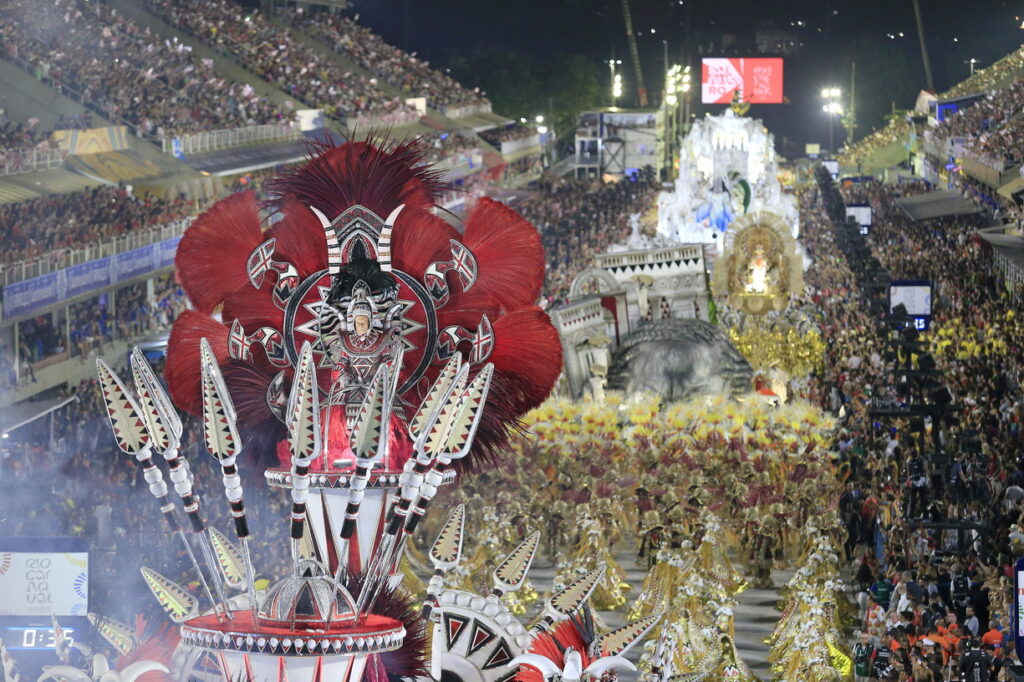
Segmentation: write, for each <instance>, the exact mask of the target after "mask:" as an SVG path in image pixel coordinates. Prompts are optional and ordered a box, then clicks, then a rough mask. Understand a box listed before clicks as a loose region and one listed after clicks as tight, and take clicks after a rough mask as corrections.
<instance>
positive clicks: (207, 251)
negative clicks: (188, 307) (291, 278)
mask: <svg viewBox="0 0 1024 682" xmlns="http://www.w3.org/2000/svg"><path fill="white" fill-rule="evenodd" d="M263 241H264V239H263V232H262V230H261V229H260V217H259V213H258V210H257V205H256V195H255V194H253V193H252V192H238V193H237V194H232V195H231V196H229V197H227V198H226V199H221V200H220V201H218V202H217V203H216V204H214V205H213V207H212V208H210V210H208V211H206V212H205V213H203V214H202V215H201V216H199V217H198V218H196V220H195V222H193V223H192V224H191V225H190V226H189V228H188V229H187V230H185V235H184V236H183V237H182V238H181V242H180V243H179V244H178V252H177V254H176V255H175V257H174V264H175V266H176V267H177V268H178V280H179V281H180V282H181V285H182V287H183V288H184V289H185V293H187V294H188V297H189V298H190V299H191V300H192V303H194V304H195V306H196V308H198V309H199V310H200V311H201V312H204V313H210V312H212V311H213V310H214V308H216V307H217V305H219V304H220V302H221V301H223V300H224V298H225V297H226V296H228V294H230V293H232V292H233V291H236V290H237V289H239V288H240V287H242V286H249V275H248V272H247V270H246V261H248V259H249V255H250V254H251V253H252V251H253V249H255V248H256V247H257V246H259V245H260V244H261V243H262V242H263Z"/></svg>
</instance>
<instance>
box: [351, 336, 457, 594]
mask: <svg viewBox="0 0 1024 682" xmlns="http://www.w3.org/2000/svg"><path fill="white" fill-rule="evenodd" d="M460 362H461V360H460V356H459V355H458V354H456V355H454V356H452V358H451V359H450V360H449V361H448V363H447V364H446V365H445V367H444V369H442V370H441V372H440V374H439V375H438V377H437V379H436V380H435V381H434V384H433V386H431V388H430V390H429V391H428V392H427V395H426V396H425V397H424V398H423V402H422V403H421V404H420V407H419V409H418V410H417V411H416V414H415V415H413V418H412V420H411V421H410V423H409V437H410V439H411V440H412V442H413V457H411V458H410V459H409V460H408V461H406V463H405V467H404V470H403V471H402V475H401V476H400V477H399V482H400V485H401V488H400V496H399V500H398V501H397V502H396V503H395V505H394V506H393V507H392V509H390V510H389V514H388V517H387V525H386V526H385V529H384V536H383V538H382V539H381V542H380V544H379V545H378V547H377V551H376V553H375V554H374V557H373V560H372V561H371V563H370V566H369V568H368V569H367V572H366V578H365V579H364V581H363V592H361V593H360V594H364V593H366V590H367V589H368V588H367V586H368V585H373V584H375V581H376V580H377V579H378V576H379V573H380V571H382V570H384V569H385V568H386V567H387V566H388V565H390V564H389V562H388V561H387V558H388V557H390V556H391V552H392V548H393V547H394V544H395V538H396V537H397V535H398V533H399V531H400V530H401V529H402V526H403V525H404V523H405V519H406V516H407V515H408V513H409V508H410V507H411V506H412V503H413V502H414V501H415V500H416V496H417V494H418V493H419V489H420V486H421V485H422V484H423V479H424V477H425V475H426V474H427V473H428V472H429V471H430V467H431V466H432V465H433V462H434V454H433V452H431V451H428V450H427V448H426V444H427V439H428V437H429V436H430V435H431V434H432V433H433V432H434V429H435V428H441V429H442V430H443V429H444V427H443V426H440V427H438V419H439V417H440V415H441V413H442V412H443V411H444V409H445V407H446V406H447V405H448V401H449V399H450V398H451V395H452V393H453V392H458V391H461V390H462V389H464V388H465V386H466V378H467V376H468V373H469V367H468V366H466V367H465V368H462V369H461V371H460ZM339 568H340V567H339Z"/></svg>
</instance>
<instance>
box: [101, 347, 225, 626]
mask: <svg viewBox="0 0 1024 682" xmlns="http://www.w3.org/2000/svg"><path fill="white" fill-rule="evenodd" d="M96 373H97V375H98V376H99V380H100V388H101V389H102V391H103V400H104V402H105V403H106V406H107V416H108V417H109V418H110V427H111V429H112V430H113V432H114V440H115V441H117V447H118V448H120V449H121V451H122V452H124V453H125V454H127V455H132V456H133V457H135V459H137V460H138V462H139V464H140V465H141V466H142V474H143V478H144V479H145V480H146V483H148V484H149V492H150V494H152V495H153V497H155V498H156V499H157V502H159V503H160V511H161V512H163V515H164V519H165V520H166V521H167V525H168V526H170V528H171V532H172V533H174V534H175V535H177V536H178V537H179V538H180V539H181V544H183V545H185V551H186V553H188V558H189V560H190V561H191V562H192V567H193V568H195V569H196V573H198V574H199V582H200V583H202V585H203V590H204V591H205V592H206V596H207V597H209V599H210V602H211V603H212V604H213V609H214V612H216V614H217V618H218V620H223V619H224V617H223V615H222V614H221V612H220V606H219V604H218V603H217V600H215V599H214V598H213V593H212V592H210V586H209V585H208V584H207V582H206V576H205V574H204V573H203V569H202V568H201V567H200V565H199V562H198V561H197V560H196V555H195V553H194V552H193V551H192V545H191V544H189V541H188V538H186V537H185V532H184V531H183V530H182V528H181V524H179V523H178V518H177V517H176V516H175V515H174V503H173V502H172V501H171V500H170V499H169V498H168V496H167V483H166V482H164V475H163V472H162V471H160V469H159V468H157V466H156V464H155V463H154V462H153V446H152V444H151V442H150V437H149V432H148V430H147V428H146V423H145V421H143V418H142V417H141V416H140V409H139V406H138V405H137V404H136V402H135V399H134V398H133V397H132V396H131V395H130V394H129V393H128V391H127V390H126V389H125V387H124V384H123V383H121V378H120V377H118V376H117V374H115V373H114V371H113V370H112V369H110V367H109V366H108V365H107V363H105V362H104V361H103V360H102V359H99V358H97V360H96Z"/></svg>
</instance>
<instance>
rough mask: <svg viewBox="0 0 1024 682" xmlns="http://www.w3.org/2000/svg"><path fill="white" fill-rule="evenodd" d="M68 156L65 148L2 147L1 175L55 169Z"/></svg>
mask: <svg viewBox="0 0 1024 682" xmlns="http://www.w3.org/2000/svg"><path fill="white" fill-rule="evenodd" d="M67 156H68V153H67V152H66V151H64V150H63V149H38V148H37V149H0V176H7V175H20V174H22V173H35V172H36V171H45V170H54V169H55V168H60V167H61V166H63V165H64V159H66V158H67Z"/></svg>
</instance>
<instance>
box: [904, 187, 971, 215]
mask: <svg viewBox="0 0 1024 682" xmlns="http://www.w3.org/2000/svg"><path fill="white" fill-rule="evenodd" d="M896 204H897V205H898V206H899V207H900V208H902V209H903V211H904V212H905V213H906V214H907V215H908V216H910V219H911V220H930V219H932V218H943V217H945V216H951V215H972V214H974V213H981V210H982V209H981V206H978V205H977V204H975V203H972V202H970V201H967V200H966V199H964V198H963V197H962V196H960V194H958V193H957V192H954V191H952V190H947V189H943V190H936V191H934V192H928V193H927V194H918V195H917V196H912V197H904V198H902V199H897V200H896Z"/></svg>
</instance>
